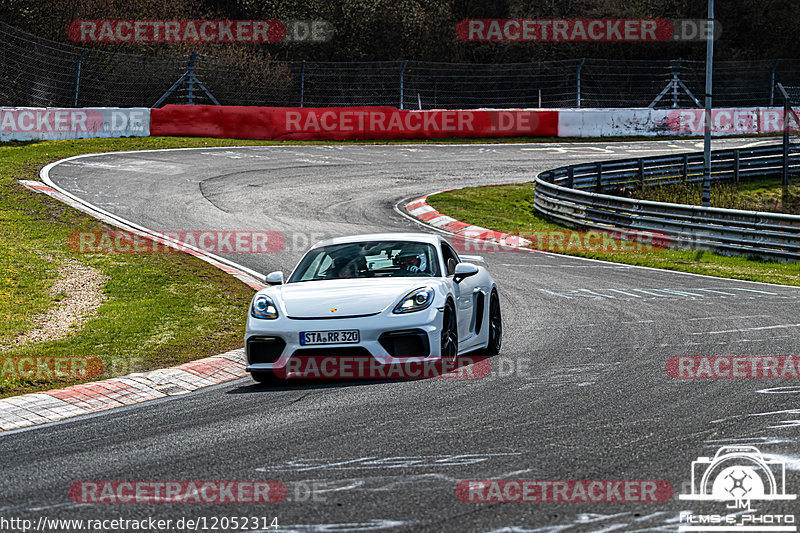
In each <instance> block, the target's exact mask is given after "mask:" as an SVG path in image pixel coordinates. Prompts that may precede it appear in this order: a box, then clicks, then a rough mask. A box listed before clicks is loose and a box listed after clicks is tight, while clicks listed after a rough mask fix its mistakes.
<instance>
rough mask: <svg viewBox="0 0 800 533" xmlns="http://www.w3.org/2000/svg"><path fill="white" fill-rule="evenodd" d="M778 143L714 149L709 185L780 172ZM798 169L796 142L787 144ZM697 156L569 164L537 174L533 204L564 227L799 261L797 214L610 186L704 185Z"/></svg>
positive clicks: (791, 166)
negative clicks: (654, 197) (636, 193)
mask: <svg viewBox="0 0 800 533" xmlns="http://www.w3.org/2000/svg"><path fill="white" fill-rule="evenodd" d="M783 168H784V160H783V146H782V145H775V146H767V147H759V148H746V149H738V150H718V151H714V152H712V158H711V169H712V181H713V182H724V181H728V182H738V181H739V180H746V179H749V178H756V177H764V176H774V175H780V174H781V172H782V171H783ZM788 171H789V173H797V172H800V145H796V144H795V145H791V146H790V149H789V165H788ZM702 179H703V154H702V153H689V154H680V155H671V156H658V157H649V158H641V159H624V160H618V161H604V162H598V163H584V164H578V165H569V166H566V167H561V168H556V169H553V170H549V171H546V172H542V173H541V174H539V175H538V176H537V177H536V189H535V198H534V208H535V209H536V210H537V211H539V212H540V213H543V214H544V215H546V216H548V217H550V218H552V219H554V220H556V221H558V222H561V223H563V224H567V225H569V226H573V227H575V226H577V227H587V228H592V229H598V230H616V229H620V228H626V229H632V230H635V231H639V232H642V233H650V234H655V235H657V236H667V237H668V239H669V243H670V247H671V248H691V249H698V250H710V251H715V252H718V253H722V254H725V255H757V256H765V257H772V258H781V259H788V260H800V216H798V215H787V214H781V213H764V212H756V211H743V210H737V209H722V208H717V207H700V206H693V205H682V204H670V203H664V202H652V201H648V200H634V199H631V198H624V197H620V196H612V195H610V194H603V192H608V191H609V190H611V189H614V190H615V191H617V192H619V191H620V190H622V189H625V188H637V187H649V186H655V185H665V184H670V183H680V182H689V183H694V182H702Z"/></svg>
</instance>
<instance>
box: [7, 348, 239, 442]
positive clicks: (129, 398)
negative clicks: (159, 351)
mask: <svg viewBox="0 0 800 533" xmlns="http://www.w3.org/2000/svg"><path fill="white" fill-rule="evenodd" d="M245 364H246V363H245V356H244V349H243V348H240V349H238V350H233V351H230V352H226V353H223V354H220V355H215V356H212V357H207V358H205V359H199V360H197V361H192V362H189V363H186V364H183V365H180V366H176V367H172V368H163V369H159V370H153V371H151V372H144V373H140V374H128V375H127V376H122V377H119V378H111V379H106V380H103V381H93V382H90V383H82V384H80V385H74V386H72V387H67V388H65V389H56V390H49V391H46V392H37V393H32V394H23V395H22V396H14V397H12V398H4V399H2V400H0V430H2V431H8V430H11V429H19V428H24V427H27V426H33V425H36V424H45V423H47V422H55V421H57V420H63V419H65V418H70V417H73V416H78V415H85V414H89V413H97V412H99V411H106V410H108V409H114V408H116V407H123V406H126V405H133V404H136V403H141V402H146V401H148V400H155V399H157V398H165V397H167V396H176V395H179V394H186V393H187V392H191V391H193V390H196V389H200V388H202V387H208V386H211V385H216V384H218V383H225V382H226V381H231V380H234V379H238V378H241V377H244V376H246V375H247V372H245V370H244V369H245Z"/></svg>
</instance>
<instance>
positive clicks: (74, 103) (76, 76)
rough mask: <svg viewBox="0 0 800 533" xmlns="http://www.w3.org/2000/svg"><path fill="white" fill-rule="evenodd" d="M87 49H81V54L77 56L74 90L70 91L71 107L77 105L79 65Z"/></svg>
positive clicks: (79, 81)
mask: <svg viewBox="0 0 800 533" xmlns="http://www.w3.org/2000/svg"><path fill="white" fill-rule="evenodd" d="M88 51H89V49H88V48H84V49H83V50H81V55H80V57H79V58H78V66H77V68H76V69H75V90H74V91H73V92H72V107H78V89H80V86H81V67H82V66H83V58H84V57H85V56H86V52H88Z"/></svg>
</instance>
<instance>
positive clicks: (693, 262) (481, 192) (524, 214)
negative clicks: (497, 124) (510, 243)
mask: <svg viewBox="0 0 800 533" xmlns="http://www.w3.org/2000/svg"><path fill="white" fill-rule="evenodd" d="M533 191H534V187H533V183H518V184H510V185H492V186H485V187H467V188H464V189H457V190H454V191H448V192H443V193H439V194H435V195H433V196H429V197H428V203H429V204H430V205H431V206H432V207H433V208H434V209H436V210H437V211H439V212H441V213H444V214H446V215H449V216H451V217H453V218H455V219H457V220H461V221H462V222H466V223H469V224H475V225H478V226H482V227H485V228H490V229H493V230H497V231H503V232H506V233H511V234H520V235H522V236H525V234H534V232H550V231H559V230H564V229H565V228H564V226H561V225H558V224H555V223H553V222H551V221H550V220H547V219H545V218H544V217H542V216H540V215H538V214H535V212H534V210H533V199H534V192H533ZM565 253H567V255H576V256H581V257H589V258H593V259H600V260H604V261H614V262H618V263H625V264H629V265H640V266H648V267H657V268H664V269H668V270H679V271H682V272H693V273H696V274H706V275H710V276H718V277H726V278H733V279H743V280H750V281H762V282H767V283H780V284H784V285H798V286H800V262H798V263H780V262H772V261H759V260H752V259H747V258H744V257H725V256H720V255H716V254H712V253H708V252H695V251H691V250H661V249H658V248H655V249H653V250H651V251H637V252H612V251H609V252H591V251H585V250H577V249H575V248H572V249H567V251H566V252H565Z"/></svg>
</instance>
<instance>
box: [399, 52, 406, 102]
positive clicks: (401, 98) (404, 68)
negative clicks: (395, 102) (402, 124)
mask: <svg viewBox="0 0 800 533" xmlns="http://www.w3.org/2000/svg"><path fill="white" fill-rule="evenodd" d="M407 66H408V59H406V60H405V61H403V68H401V69H400V109H403V75H404V74H405V72H406V67H407Z"/></svg>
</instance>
